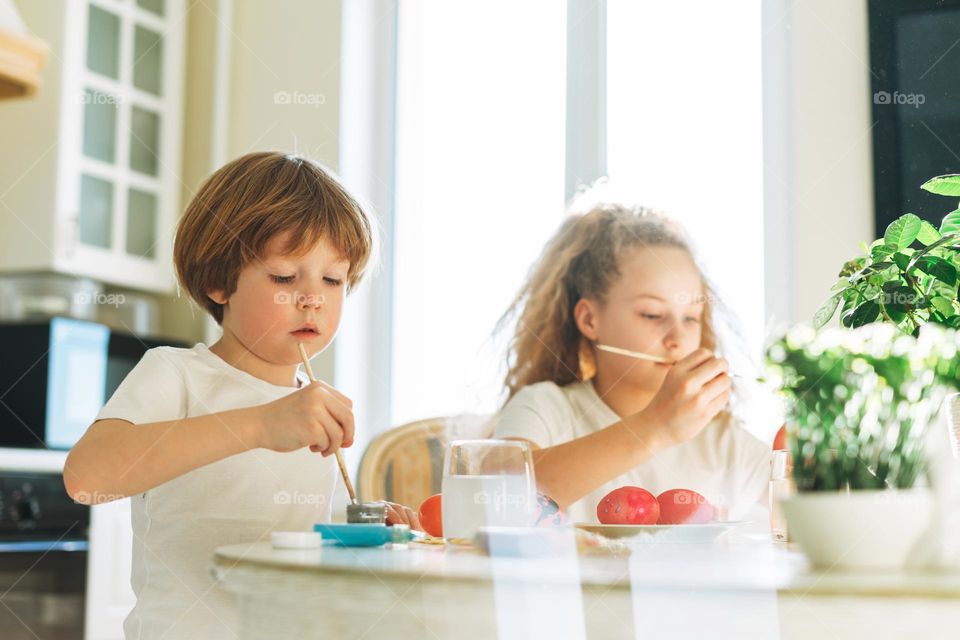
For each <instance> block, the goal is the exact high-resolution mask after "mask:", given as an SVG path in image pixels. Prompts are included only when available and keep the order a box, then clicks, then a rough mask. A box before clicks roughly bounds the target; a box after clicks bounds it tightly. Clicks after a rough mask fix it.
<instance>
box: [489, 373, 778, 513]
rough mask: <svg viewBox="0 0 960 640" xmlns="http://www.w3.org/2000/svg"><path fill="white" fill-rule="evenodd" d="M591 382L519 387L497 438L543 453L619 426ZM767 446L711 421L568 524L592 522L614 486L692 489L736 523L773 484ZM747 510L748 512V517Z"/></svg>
mask: <svg viewBox="0 0 960 640" xmlns="http://www.w3.org/2000/svg"><path fill="white" fill-rule="evenodd" d="M619 421H620V417H619V416H618V415H617V414H616V413H614V411H613V410H612V409H611V408H610V407H609V406H608V405H607V404H606V403H605V402H604V401H603V399H601V398H600V396H599V395H597V392H596V390H595V389H594V387H593V384H592V383H590V382H574V383H571V384H568V385H566V386H563V387H560V386H558V385H556V384H555V383H553V382H538V383H536V384H532V385H530V386H527V387H524V388H523V389H521V390H520V391H519V392H517V394H516V395H515V396H514V397H513V398H511V399H510V401H509V402H507V404H506V406H505V407H504V408H503V410H502V411H501V412H500V414H499V416H498V418H497V425H496V428H495V436H496V437H497V438H523V439H525V440H529V441H531V442H533V443H534V444H536V445H537V446H539V447H541V448H547V447H553V446H556V445H559V444H563V443H565V442H569V441H571V440H575V439H577V438H582V437H583V436H586V435H589V434H591V433H594V432H596V431H599V430H601V429H603V428H605V427H608V426H610V425H612V424H614V423H615V422H619ZM771 457H772V454H771V451H770V447H768V446H767V445H765V444H763V443H762V442H761V441H760V440H758V439H757V438H756V437H754V436H753V435H752V434H750V433H749V432H747V431H746V430H745V429H743V428H742V427H741V426H739V425H738V424H736V423H735V422H733V421H732V420H720V419H717V420H714V421H712V422H711V423H710V424H708V425H707V426H706V427H704V429H703V431H701V432H700V433H699V434H698V435H697V436H696V437H695V438H693V439H692V440H689V441H688V442H685V443H683V444H680V445H677V446H674V447H670V448H668V449H664V450H663V451H660V452H659V453H657V454H656V455H654V456H653V457H651V458H648V459H647V460H646V461H644V462H641V463H640V464H638V465H637V466H636V467H634V468H633V469H631V470H630V471H628V472H627V473H625V474H623V475H621V476H619V477H617V478H615V479H613V480H611V481H610V482H608V483H606V484H604V485H603V486H601V487H599V488H598V489H596V490H594V491H592V492H590V493H589V494H588V495H586V496H585V497H583V498H581V499H580V500H578V501H577V502H575V503H573V504H572V505H570V506H569V507H568V508H567V509H566V511H567V514H568V515H569V516H570V518H571V520H572V521H573V522H597V511H596V509H597V503H598V502H600V500H601V498H603V496H605V495H607V494H608V493H609V492H611V491H613V490H614V489H616V488H618V487H622V486H625V485H631V486H636V487H642V488H643V489H646V490H647V491H649V492H650V493H652V494H653V495H655V496H656V495H659V494H660V493H662V492H664V491H666V490H668V489H678V488H682V489H692V490H694V491H696V492H698V493H700V494H702V495H703V496H704V497H706V498H707V500H709V501H710V502H711V503H713V504H715V505H717V506H723V507H726V509H727V518H728V519H731V520H736V519H740V518H743V517H745V516H747V514H750V515H751V516H753V515H755V514H756V513H758V511H757V509H758V508H759V507H758V503H759V501H760V500H761V499H762V496H763V493H764V490H765V489H766V488H767V486H768V482H769V480H770V459H771ZM751 512H753V513H752V514H751Z"/></svg>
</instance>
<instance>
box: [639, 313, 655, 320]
mask: <svg viewBox="0 0 960 640" xmlns="http://www.w3.org/2000/svg"><path fill="white" fill-rule="evenodd" d="M640 316H641V317H643V318H646V319H647V320H659V319H660V316H659V315H657V314H655V313H641V314H640Z"/></svg>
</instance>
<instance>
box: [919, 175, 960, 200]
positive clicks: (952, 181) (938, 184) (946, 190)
mask: <svg viewBox="0 0 960 640" xmlns="http://www.w3.org/2000/svg"><path fill="white" fill-rule="evenodd" d="M920 188H921V189H923V190H924V191H929V192H930V193H935V194H937V195H938V196H960V175H957V174H951V175H945V176H937V177H936V178H930V179H929V180H927V181H926V182H924V183H923V184H922V185H920Z"/></svg>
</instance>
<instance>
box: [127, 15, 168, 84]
mask: <svg viewBox="0 0 960 640" xmlns="http://www.w3.org/2000/svg"><path fill="white" fill-rule="evenodd" d="M162 81H163V38H162V37H161V35H160V34H159V33H157V32H155V31H151V30H150V29H147V28H144V27H141V26H140V25H137V28H136V31H135V32H134V37H133V86H135V87H136V88H137V89H143V90H144V91H149V92H150V93H152V94H154V95H156V96H159V95H160V93H161V88H162Z"/></svg>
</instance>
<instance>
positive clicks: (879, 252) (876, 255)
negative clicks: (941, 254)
mask: <svg viewBox="0 0 960 640" xmlns="http://www.w3.org/2000/svg"><path fill="white" fill-rule="evenodd" d="M927 224H930V223H929V222H928V223H927ZM930 226H931V228H932V226H933V225H930ZM934 231H936V229H934ZM937 237H939V234H938V235H937ZM896 250H897V248H896V247H892V246H890V245H888V244H878V245H876V246H874V247H871V249H870V257H871V258H873V259H874V261H876V262H880V261H881V260H886V259H887V258H889V257H890V254H892V253H893V252H894V251H896Z"/></svg>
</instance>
